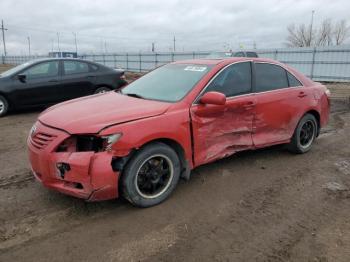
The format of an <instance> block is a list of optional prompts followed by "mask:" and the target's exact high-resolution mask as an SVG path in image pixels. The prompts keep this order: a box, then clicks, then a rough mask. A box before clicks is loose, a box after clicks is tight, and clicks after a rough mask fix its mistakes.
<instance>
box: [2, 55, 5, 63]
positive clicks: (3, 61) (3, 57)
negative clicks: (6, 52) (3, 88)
mask: <svg viewBox="0 0 350 262" xmlns="http://www.w3.org/2000/svg"><path fill="white" fill-rule="evenodd" d="M1 61H2V63H3V64H5V56H3V55H2V56H1Z"/></svg>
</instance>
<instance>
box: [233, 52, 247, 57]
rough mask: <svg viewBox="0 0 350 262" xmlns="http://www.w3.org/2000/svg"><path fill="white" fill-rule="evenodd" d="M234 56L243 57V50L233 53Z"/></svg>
mask: <svg viewBox="0 0 350 262" xmlns="http://www.w3.org/2000/svg"><path fill="white" fill-rule="evenodd" d="M233 56H234V57H245V54H244V53H243V52H236V53H234V55H233Z"/></svg>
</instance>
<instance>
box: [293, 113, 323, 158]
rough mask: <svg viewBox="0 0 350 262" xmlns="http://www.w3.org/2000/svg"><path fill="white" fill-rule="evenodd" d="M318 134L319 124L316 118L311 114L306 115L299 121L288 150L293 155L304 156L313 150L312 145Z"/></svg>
mask: <svg viewBox="0 0 350 262" xmlns="http://www.w3.org/2000/svg"><path fill="white" fill-rule="evenodd" d="M317 133H318V124H317V120H316V118H315V117H314V116H313V115H311V114H306V115H305V116H303V118H302V119H301V120H300V121H299V123H298V126H297V128H296V129H295V131H294V134H293V137H292V140H291V142H290V144H289V146H288V149H289V150H290V151H291V152H293V153H298V154H303V153H306V152H308V151H309V150H310V149H311V146H312V143H313V142H314V140H315V139H316V136H317Z"/></svg>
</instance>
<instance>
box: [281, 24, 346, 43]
mask: <svg viewBox="0 0 350 262" xmlns="http://www.w3.org/2000/svg"><path fill="white" fill-rule="evenodd" d="M287 31H288V36H287V39H286V40H287V41H286V45H287V46H288V47H305V46H332V45H341V44H344V42H345V41H346V40H347V39H348V38H349V33H350V27H349V26H348V25H347V23H346V20H340V21H337V22H333V21H332V20H331V19H325V20H323V21H322V23H321V24H320V25H319V26H313V25H312V23H311V24H310V25H305V24H298V25H296V24H291V25H289V26H288V27H287Z"/></svg>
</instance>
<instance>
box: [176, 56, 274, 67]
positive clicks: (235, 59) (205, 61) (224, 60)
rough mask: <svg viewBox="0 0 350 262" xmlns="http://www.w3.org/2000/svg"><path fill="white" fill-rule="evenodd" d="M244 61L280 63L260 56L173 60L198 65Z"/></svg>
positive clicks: (177, 62)
mask: <svg viewBox="0 0 350 262" xmlns="http://www.w3.org/2000/svg"><path fill="white" fill-rule="evenodd" d="M245 61H254V62H265V63H273V64H281V63H280V62H278V61H276V60H273V59H269V58H261V57H227V58H213V59H210V58H203V59H202V58H200V59H189V60H181V61H176V62H173V63H174V64H198V65H218V64H221V63H223V64H230V63H235V62H245Z"/></svg>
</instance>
